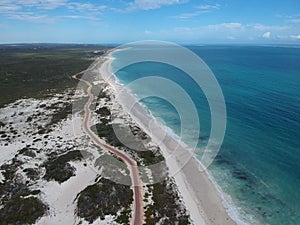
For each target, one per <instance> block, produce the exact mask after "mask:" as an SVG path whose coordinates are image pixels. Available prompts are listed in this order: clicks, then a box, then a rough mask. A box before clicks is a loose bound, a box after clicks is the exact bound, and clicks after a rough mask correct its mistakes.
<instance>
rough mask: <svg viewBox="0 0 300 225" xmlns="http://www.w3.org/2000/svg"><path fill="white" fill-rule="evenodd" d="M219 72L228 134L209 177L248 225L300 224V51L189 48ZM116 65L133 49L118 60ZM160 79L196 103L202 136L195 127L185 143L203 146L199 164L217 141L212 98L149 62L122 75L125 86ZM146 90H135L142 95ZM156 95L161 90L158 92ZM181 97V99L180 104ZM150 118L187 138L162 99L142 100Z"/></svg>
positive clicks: (174, 70)
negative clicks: (209, 100) (209, 144)
mask: <svg viewBox="0 0 300 225" xmlns="http://www.w3.org/2000/svg"><path fill="white" fill-rule="evenodd" d="M190 49H191V50H192V51H194V52H195V53H196V54H197V55H199V56H200V57H201V58H202V59H203V60H204V61H205V62H206V64H207V65H208V66H209V67H210V69H211V70H212V71H213V73H214V75H215V76H216V78H217V80H218V81H219V84H220V86H221V88H222V91H223V94H224V97H225V101H226V107H227V113H228V116H227V130H226V134H225V139H224V142H223V145H222V147H221V149H220V152H219V154H218V155H217V157H216V158H215V160H214V162H213V164H212V165H211V166H210V167H209V171H210V173H211V174H212V175H213V177H214V179H215V180H216V182H217V183H218V185H219V186H220V187H221V189H222V191H223V192H225V193H226V194H228V195H229V196H230V197H231V199H232V201H233V203H234V206H233V205H232V207H236V208H237V209H238V211H239V213H240V216H241V217H242V218H243V219H244V220H246V221H247V222H250V223H254V222H255V221H256V222H257V223H259V224H275V225H276V224H287V225H288V224H299V223H300V193H299V186H300V166H299V165H300V152H299V150H300V144H299V140H300V132H299V131H300V121H299V115H300V102H299V99H300V93H299V90H300V64H299V62H300V50H299V48H293V47H255V46H201V47H190ZM113 56H114V57H115V58H116V59H115V60H114V62H113V63H112V66H113V67H114V65H117V64H118V63H120V62H121V61H122V60H124V59H125V58H126V57H127V55H126V50H124V51H118V52H115V53H113ZM153 74H156V75H157V76H161V77H164V78H167V79H170V80H173V81H174V82H177V83H178V84H180V85H181V86H182V87H183V88H184V89H185V90H186V92H187V93H188V94H189V96H190V97H191V98H192V100H193V101H194V103H195V105H196V107H197V111H198V114H199V118H200V124H201V131H200V132H201V133H200V136H197V135H195V134H196V133H197V132H196V131H194V130H193V129H192V127H191V129H190V130H189V132H188V133H185V134H184V136H182V141H184V142H185V143H186V144H187V145H189V143H191V142H192V141H195V139H197V140H198V149H197V150H196V152H195V155H196V157H198V158H199V159H200V158H201V154H202V151H201V150H202V149H203V147H204V146H205V145H206V143H207V140H208V138H209V134H210V128H211V127H210V111H209V106H208V103H207V101H206V99H205V95H204V94H203V93H202V91H201V90H199V88H197V87H196V86H195V84H194V83H193V82H192V81H191V79H190V78H189V77H188V76H187V75H186V74H184V73H183V72H182V71H181V70H179V69H177V68H173V67H171V66H168V65H165V64H161V63H153V62H142V63H137V64H133V65H130V66H128V67H126V68H123V69H122V70H120V71H118V72H117V73H116V76H117V78H118V79H119V80H120V82H121V83H123V84H125V85H126V84H129V83H130V82H132V81H133V80H135V79H138V78H141V77H146V76H151V75H153ZM144 88H147V87H141V86H138V87H136V86H133V87H132V88H131V91H132V92H133V93H134V94H136V95H139V94H140V93H142V91H143V89H144ZM153 92H154V93H155V90H153ZM179 97H180V96H178V98H179ZM141 103H142V104H143V105H144V106H146V107H147V108H148V109H149V110H150V112H151V114H152V115H153V116H154V117H155V118H157V119H158V120H159V121H161V122H162V123H163V124H164V125H166V126H168V127H169V128H170V129H171V130H172V132H174V133H175V134H177V135H179V136H180V131H181V129H180V126H181V121H180V116H179V115H178V113H177V111H176V110H175V108H174V107H173V106H172V105H171V104H169V103H168V102H167V101H165V100H162V99H160V98H155V97H148V98H145V99H143V100H142V101H141Z"/></svg>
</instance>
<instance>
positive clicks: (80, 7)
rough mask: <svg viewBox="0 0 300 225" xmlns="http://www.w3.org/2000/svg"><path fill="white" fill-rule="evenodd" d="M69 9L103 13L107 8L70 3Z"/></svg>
mask: <svg viewBox="0 0 300 225" xmlns="http://www.w3.org/2000/svg"><path fill="white" fill-rule="evenodd" d="M67 8H68V9H70V10H74V11H102V10H104V9H106V8H107V7H106V6H105V5H94V4H90V3H79V2H70V3H69V4H68V5H67Z"/></svg>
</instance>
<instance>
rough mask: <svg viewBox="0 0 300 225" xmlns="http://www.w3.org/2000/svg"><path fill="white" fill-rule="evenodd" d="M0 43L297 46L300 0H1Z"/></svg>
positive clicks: (299, 36) (298, 40)
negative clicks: (150, 41)
mask: <svg viewBox="0 0 300 225" xmlns="http://www.w3.org/2000/svg"><path fill="white" fill-rule="evenodd" d="M0 29H1V33H0V43H18V42H30V43H31V42H59V43H126V42H131V41H138V40H148V39H155V40H165V41H173V42H177V43H185V44H189V43H191V44H203V43H204V44H205V43H250V44H251V43H254V44H255V43H264V44H268V43H270V44H274V43H290V44H300V3H299V0H284V1H282V0H250V1H246V0H216V1H214V0H90V1H83V0H0Z"/></svg>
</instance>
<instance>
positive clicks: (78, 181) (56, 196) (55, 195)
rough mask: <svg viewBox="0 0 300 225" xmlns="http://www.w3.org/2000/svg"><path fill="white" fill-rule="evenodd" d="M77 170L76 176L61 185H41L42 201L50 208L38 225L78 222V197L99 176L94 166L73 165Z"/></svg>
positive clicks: (51, 183)
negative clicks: (76, 211) (76, 212)
mask: <svg viewBox="0 0 300 225" xmlns="http://www.w3.org/2000/svg"><path fill="white" fill-rule="evenodd" d="M71 165H72V166H74V167H75V168H76V176H73V177H71V178H69V179H68V180H67V181H65V182H63V183H62V184H59V183H58V182H55V181H50V182H43V183H41V184H40V185H39V188H41V191H42V193H43V194H42V200H43V201H44V202H47V204H48V206H49V208H50V209H49V212H48V215H47V216H45V217H42V218H41V219H40V220H39V221H38V222H37V223H36V224H37V225H42V224H43V225H44V224H49V225H52V224H74V222H75V221H76V215H75V209H76V197H77V195H78V193H80V192H81V191H82V190H83V189H84V188H86V187H87V186H88V185H90V184H93V183H94V181H95V179H96V177H97V176H98V175H99V174H97V173H96V172H95V169H92V168H91V167H92V166H93V165H89V166H84V165H83V163H82V162H80V163H78V162H76V163H74V162H73V163H71Z"/></svg>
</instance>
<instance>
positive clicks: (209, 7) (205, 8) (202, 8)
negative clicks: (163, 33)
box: [172, 4, 220, 19]
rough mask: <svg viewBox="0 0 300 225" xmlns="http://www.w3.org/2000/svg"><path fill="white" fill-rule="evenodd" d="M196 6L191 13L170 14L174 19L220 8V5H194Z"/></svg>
mask: <svg viewBox="0 0 300 225" xmlns="http://www.w3.org/2000/svg"><path fill="white" fill-rule="evenodd" d="M196 8H197V9H198V10H197V11H195V12H191V13H182V14H179V15H176V16H172V18H175V19H190V18H192V17H196V16H199V15H201V14H203V13H208V12H211V11H212V10H216V9H219V8H220V5H219V4H217V5H200V6H196Z"/></svg>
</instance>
